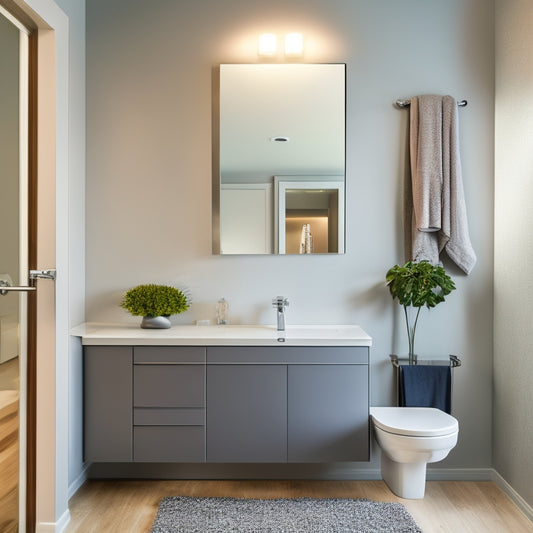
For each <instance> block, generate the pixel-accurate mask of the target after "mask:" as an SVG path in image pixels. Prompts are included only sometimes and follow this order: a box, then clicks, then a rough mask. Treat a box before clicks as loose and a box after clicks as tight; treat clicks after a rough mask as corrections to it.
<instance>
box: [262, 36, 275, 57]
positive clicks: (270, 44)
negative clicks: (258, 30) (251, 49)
mask: <svg viewBox="0 0 533 533" xmlns="http://www.w3.org/2000/svg"><path fill="white" fill-rule="evenodd" d="M276 52H277V38H276V35H275V34H273V33H263V34H262V35H260V36H259V55H260V56H262V57H272V56H275V55H276Z"/></svg>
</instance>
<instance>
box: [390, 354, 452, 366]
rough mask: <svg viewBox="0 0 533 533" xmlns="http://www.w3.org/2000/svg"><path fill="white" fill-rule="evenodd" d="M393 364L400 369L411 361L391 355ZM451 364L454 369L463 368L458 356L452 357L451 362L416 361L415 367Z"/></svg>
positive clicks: (434, 360)
mask: <svg viewBox="0 0 533 533" xmlns="http://www.w3.org/2000/svg"><path fill="white" fill-rule="evenodd" d="M389 357H390V360H391V363H392V364H393V365H394V366H395V367H399V366H400V364H401V363H402V362H407V363H408V362H409V359H400V358H399V357H398V356H397V355H396V354H391V355H389ZM447 364H449V365H450V366H451V367H452V368H455V367H457V366H461V359H459V357H457V356H456V355H450V359H449V361H442V360H437V359H418V358H416V359H415V365H447Z"/></svg>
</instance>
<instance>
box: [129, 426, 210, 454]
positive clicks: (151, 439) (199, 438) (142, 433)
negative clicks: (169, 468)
mask: <svg viewBox="0 0 533 533" xmlns="http://www.w3.org/2000/svg"><path fill="white" fill-rule="evenodd" d="M133 460H134V461H136V462H141V463H142V462H147V463H148V462H156V463H171V462H177V463H185V462H189V463H202V462H204V461H205V428H204V427H201V426H149V427H144V426H141V427H135V428H134V429H133Z"/></svg>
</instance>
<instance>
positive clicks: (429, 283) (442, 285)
mask: <svg viewBox="0 0 533 533" xmlns="http://www.w3.org/2000/svg"><path fill="white" fill-rule="evenodd" d="M386 279H387V285H388V287H389V291H390V293H391V295H392V298H393V299H394V298H397V299H398V302H399V303H400V305H402V306H403V310H404V314H405V323H406V326H407V338H408V340H409V364H410V365H412V364H414V363H415V359H416V356H415V333H416V326H417V323H418V316H419V315H420V309H422V307H423V306H426V307H427V308H431V307H435V306H436V305H438V304H440V303H441V302H444V297H445V296H447V295H448V294H450V293H451V292H452V291H453V290H454V289H455V284H454V282H453V281H452V278H450V276H448V274H446V272H445V270H444V268H443V267H441V266H435V265H432V264H431V263H429V262H428V261H420V262H413V261H408V262H407V263H405V265H403V266H398V265H394V266H393V267H392V268H391V269H389V271H388V272H387V276H386ZM413 308H414V309H416V313H415V314H414V317H413V314H412V310H413Z"/></svg>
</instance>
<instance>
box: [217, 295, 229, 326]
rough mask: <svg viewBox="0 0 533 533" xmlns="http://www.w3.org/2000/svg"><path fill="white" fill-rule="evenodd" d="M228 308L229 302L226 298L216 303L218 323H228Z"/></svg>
mask: <svg viewBox="0 0 533 533" xmlns="http://www.w3.org/2000/svg"><path fill="white" fill-rule="evenodd" d="M228 309H229V304H228V302H226V299H225V298H221V299H220V300H219V301H218V302H217V305H216V317H217V324H218V325H222V324H227V323H228Z"/></svg>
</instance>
